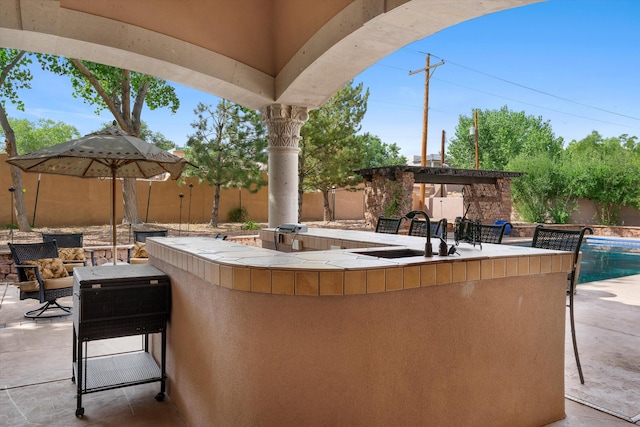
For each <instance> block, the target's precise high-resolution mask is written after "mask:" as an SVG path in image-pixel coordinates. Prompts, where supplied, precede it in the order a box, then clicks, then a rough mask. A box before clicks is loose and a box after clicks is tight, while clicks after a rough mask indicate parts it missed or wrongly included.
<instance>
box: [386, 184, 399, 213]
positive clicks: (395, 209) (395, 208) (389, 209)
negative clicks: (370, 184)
mask: <svg viewBox="0 0 640 427" xmlns="http://www.w3.org/2000/svg"><path fill="white" fill-rule="evenodd" d="M389 185H395V188H394V189H393V196H392V198H391V202H390V203H389V204H388V205H387V206H385V207H384V216H386V217H397V216H400V208H401V206H402V197H403V191H402V188H400V186H399V185H397V184H396V183H395V182H393V181H390V182H389Z"/></svg>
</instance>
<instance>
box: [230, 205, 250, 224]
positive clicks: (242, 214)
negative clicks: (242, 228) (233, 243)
mask: <svg viewBox="0 0 640 427" xmlns="http://www.w3.org/2000/svg"><path fill="white" fill-rule="evenodd" d="M228 218H229V222H246V221H247V219H249V212H247V208H245V207H244V206H242V207H239V208H234V209H231V211H229V217H228Z"/></svg>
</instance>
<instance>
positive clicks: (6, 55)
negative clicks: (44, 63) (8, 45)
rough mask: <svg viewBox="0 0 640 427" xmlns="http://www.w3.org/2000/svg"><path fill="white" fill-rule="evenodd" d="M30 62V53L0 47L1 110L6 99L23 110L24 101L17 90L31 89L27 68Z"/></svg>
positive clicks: (31, 76) (4, 106)
mask: <svg viewBox="0 0 640 427" xmlns="http://www.w3.org/2000/svg"><path fill="white" fill-rule="evenodd" d="M31 63H32V57H31V55H29V54H27V52H25V51H23V50H16V49H0V106H1V107H2V110H3V111H4V109H5V108H6V101H9V102H11V103H12V104H13V105H15V106H16V108H17V109H18V110H20V111H24V103H23V102H22V100H21V99H20V96H19V95H18V91H19V90H20V89H31V80H33V75H32V74H31V71H29V68H28V66H29V64H31Z"/></svg>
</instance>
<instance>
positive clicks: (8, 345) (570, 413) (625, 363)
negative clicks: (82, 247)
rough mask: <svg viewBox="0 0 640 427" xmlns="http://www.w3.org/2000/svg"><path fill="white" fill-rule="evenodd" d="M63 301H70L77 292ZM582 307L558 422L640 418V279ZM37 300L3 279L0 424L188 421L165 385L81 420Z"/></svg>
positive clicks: (123, 394)
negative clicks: (27, 314)
mask: <svg viewBox="0 0 640 427" xmlns="http://www.w3.org/2000/svg"><path fill="white" fill-rule="evenodd" d="M62 301H64V302H67V303H68V304H71V298H70V297H68V298H64V299H62ZM575 304H576V328H577V334H578V335H577V337H578V346H579V350H580V356H581V361H582V366H583V370H584V375H585V384H584V385H581V384H580V381H579V378H578V373H577V369H576V366H575V361H574V357H573V348H572V346H571V342H570V339H571V335H570V331H569V330H567V333H566V337H567V344H566V346H565V348H566V357H565V393H566V396H567V398H566V400H565V402H566V413H567V418H566V419H564V420H561V421H558V422H555V423H553V424H551V426H554V427H567V426H571V427H575V426H629V425H634V423H635V425H640V387H638V384H640V329H639V328H638V325H639V324H640V276H631V277H625V278H620V279H613V280H606V281H601V282H592V283H588V284H583V285H580V286H579V288H578V294H577V295H576V299H575ZM36 305H38V302H37V301H35V300H27V301H20V300H19V299H18V291H17V288H15V287H14V286H11V285H8V284H0V367H1V368H0V387H1V390H0V425H7V426H60V427H62V426H65V427H66V426H74V425H78V426H79V425H82V426H92V425H100V426H123V425H126V426H154V427H162V426H185V425H186V424H185V422H184V420H183V419H182V417H181V416H180V414H179V413H178V412H177V410H176V409H175V407H174V406H173V405H172V403H171V399H170V396H168V397H167V399H166V400H165V401H164V402H161V403H159V402H156V401H155V399H154V396H155V394H156V393H157V392H158V390H159V383H151V384H144V385H137V386H131V387H125V388H120V389H114V390H108V391H103V392H98V393H91V394H87V395H84V396H83V406H84V408H85V411H86V412H85V416H84V417H83V418H76V416H75V405H76V399H75V395H76V386H75V384H74V383H72V381H71V359H72V358H71V355H72V354H71V353H72V320H71V317H70V316H69V317H66V318H64V317H63V318H55V319H53V320H42V321H32V320H27V319H25V318H24V317H23V316H22V313H23V312H24V311H27V310H29V309H31V308H33V307H35V306H36ZM567 325H568V322H567ZM140 345H141V342H140V338H139V337H128V338H116V339H111V340H105V341H99V342H93V343H91V344H90V345H89V349H90V351H91V354H92V355H97V354H109V353H114V352H118V351H124V350H128V349H131V348H132V347H133V348H136V347H137V348H139V346H140Z"/></svg>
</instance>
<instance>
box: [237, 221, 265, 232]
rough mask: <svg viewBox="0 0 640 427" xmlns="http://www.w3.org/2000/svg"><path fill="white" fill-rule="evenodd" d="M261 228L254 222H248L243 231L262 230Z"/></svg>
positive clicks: (243, 226)
mask: <svg viewBox="0 0 640 427" xmlns="http://www.w3.org/2000/svg"><path fill="white" fill-rule="evenodd" d="M261 228H262V227H260V224H258V223H255V222H253V221H247V222H245V223H244V224H243V225H242V229H243V230H260V229H261Z"/></svg>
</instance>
